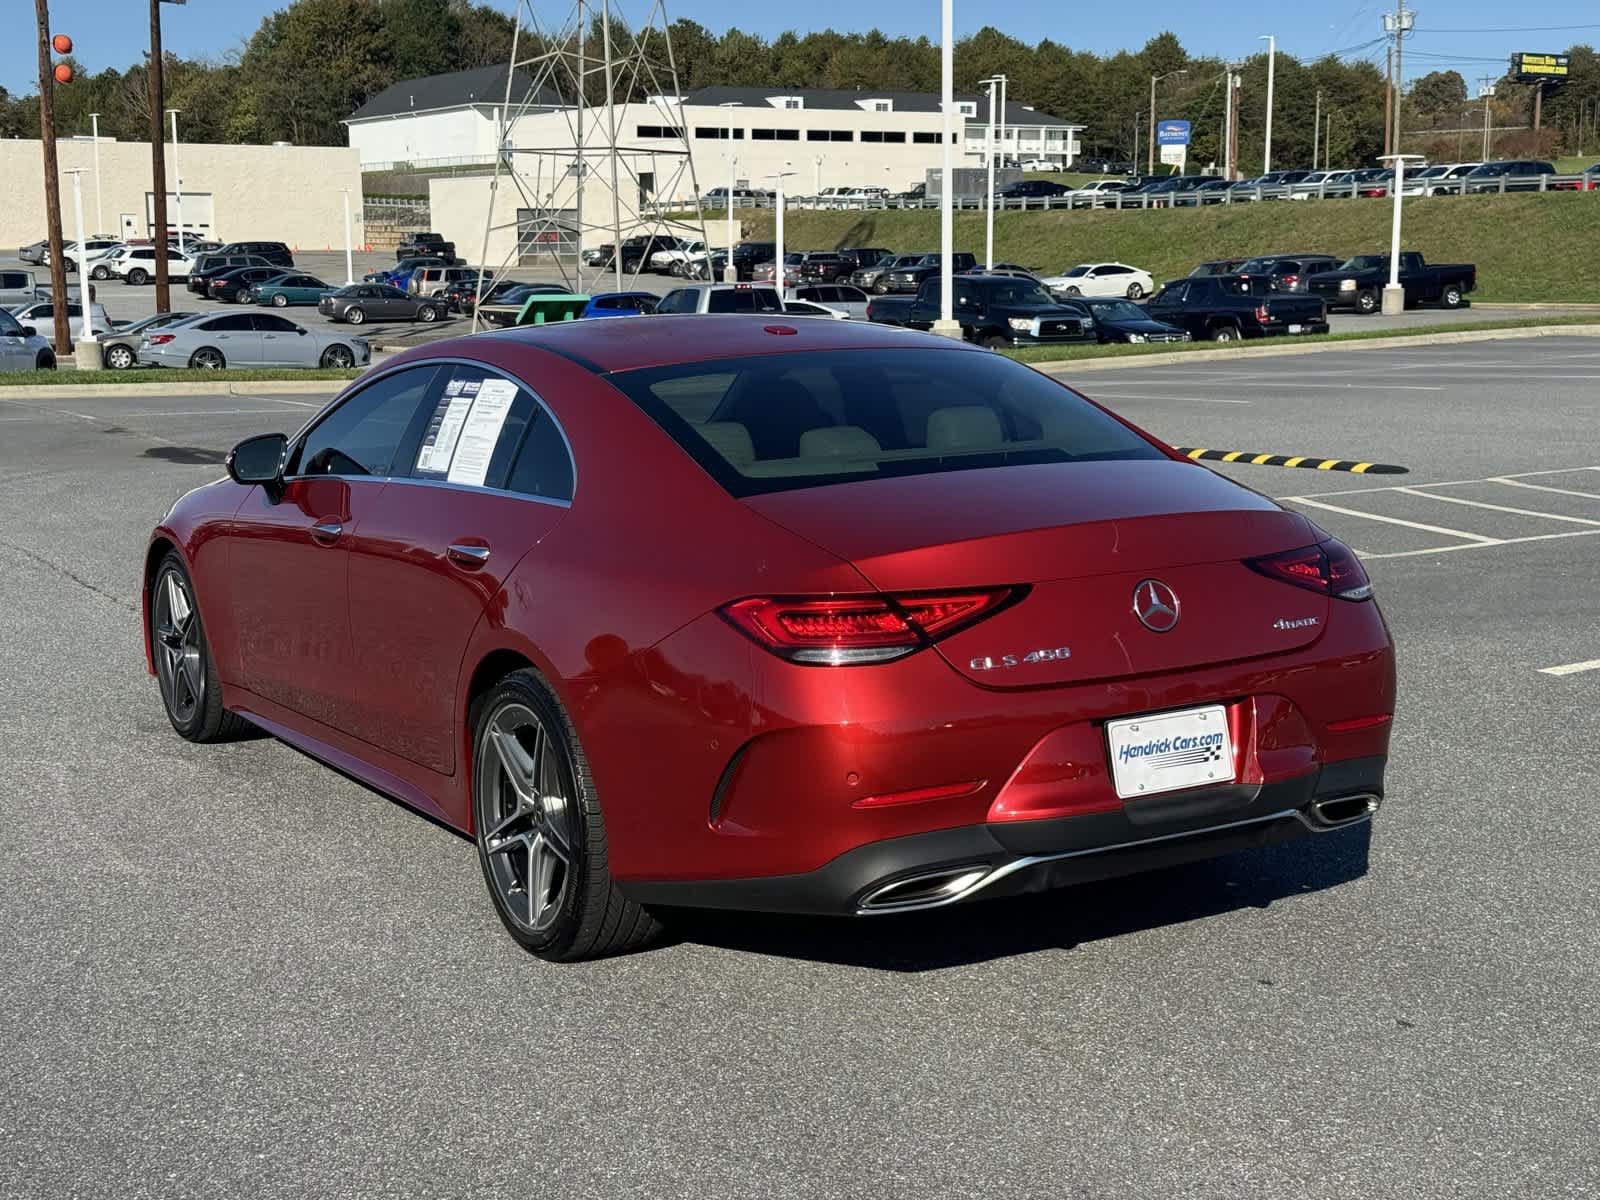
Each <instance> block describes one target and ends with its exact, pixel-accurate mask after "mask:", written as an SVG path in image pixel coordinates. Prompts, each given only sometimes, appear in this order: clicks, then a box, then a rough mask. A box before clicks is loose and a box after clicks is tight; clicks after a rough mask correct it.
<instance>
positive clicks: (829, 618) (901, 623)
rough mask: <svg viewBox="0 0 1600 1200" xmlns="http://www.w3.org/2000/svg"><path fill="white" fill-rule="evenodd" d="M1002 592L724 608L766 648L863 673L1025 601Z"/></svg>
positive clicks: (779, 600)
mask: <svg viewBox="0 0 1600 1200" xmlns="http://www.w3.org/2000/svg"><path fill="white" fill-rule="evenodd" d="M1023 590H1024V589H1022V588H1014V587H999V588H986V589H982V590H975V591H965V592H944V593H905V594H901V595H895V596H755V597H751V598H750V599H748V600H736V601H734V602H733V603H732V604H728V605H725V606H724V607H723V608H722V615H723V617H724V618H726V619H727V621H728V622H729V623H730V624H731V625H733V627H734V628H735V629H737V630H739V631H740V632H741V633H743V634H744V635H745V636H746V637H748V638H750V640H751V641H753V642H755V643H756V644H757V645H759V646H761V647H762V648H763V649H766V650H769V651H771V652H772V653H773V654H776V655H777V656H778V657H779V658H786V659H788V660H789V661H790V662H797V663H806V664H809V665H812V666H831V667H843V666H857V665H863V664H866V663H881V662H889V661H891V660H892V659H896V658H903V657H905V656H906V655H907V654H911V653H913V652H915V651H917V650H920V649H922V648H923V647H924V646H931V645H932V644H933V643H934V642H937V641H939V640H940V639H942V638H946V637H949V636H950V635H951V634H952V633H955V632H956V631H957V630H958V629H965V628H966V627H967V626H969V625H972V624H973V623H975V622H977V621H981V620H983V619H984V618H985V617H991V616H993V615H994V614H995V613H997V612H999V611H1000V610H1001V609H1002V608H1005V607H1007V606H1008V605H1009V604H1011V603H1012V602H1013V601H1015V600H1016V599H1018V598H1019V597H1020V596H1021V595H1022V594H1023Z"/></svg>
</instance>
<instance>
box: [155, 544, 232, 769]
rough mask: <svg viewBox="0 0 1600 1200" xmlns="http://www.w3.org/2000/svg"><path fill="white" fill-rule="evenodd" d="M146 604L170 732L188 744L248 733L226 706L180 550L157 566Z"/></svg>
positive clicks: (192, 586) (162, 702)
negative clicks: (173, 731) (173, 732)
mask: <svg viewBox="0 0 1600 1200" xmlns="http://www.w3.org/2000/svg"><path fill="white" fill-rule="evenodd" d="M148 600H149V603H148V605H147V609H148V611H149V621H150V629H149V635H150V647H151V652H152V653H151V656H152V657H153V658H154V659H155V664H156V681H157V683H158V685H159V687H160V689H161V706H162V708H164V709H165V710H166V713H167V720H168V721H170V722H171V723H172V728H173V729H175V730H176V731H177V733H178V736H179V737H181V738H183V739H185V740H186V741H190V742H219V741H224V740H226V739H228V738H234V737H238V736H239V735H240V734H241V733H245V732H247V731H248V730H249V729H250V725H249V723H248V722H247V721H245V719H244V718H243V717H240V716H237V715H235V714H234V713H231V712H228V711H227V710H226V709H224V708H223V707H222V684H221V681H220V680H218V678H217V668H216V664H215V662H214V661H213V660H212V657H211V645H210V643H209V642H208V641H207V640H206V632H205V628H204V626H203V625H202V624H201V622H200V607H199V605H198V604H197V603H196V601H195V598H194V583H193V581H192V580H191V579H190V578H189V572H188V570H187V569H186V568H185V567H184V565H183V559H182V558H180V557H179V556H178V553H177V551H175V550H169V551H168V552H167V556H166V557H165V558H163V559H162V560H161V565H160V566H159V567H157V568H156V572H155V574H154V575H153V576H152V577H151V580H150V591H149V596H148Z"/></svg>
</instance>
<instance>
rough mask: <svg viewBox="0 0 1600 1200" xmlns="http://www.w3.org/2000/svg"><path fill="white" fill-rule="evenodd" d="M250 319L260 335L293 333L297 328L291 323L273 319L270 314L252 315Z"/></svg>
mask: <svg viewBox="0 0 1600 1200" xmlns="http://www.w3.org/2000/svg"><path fill="white" fill-rule="evenodd" d="M250 319H251V320H252V321H254V322H255V326H256V329H258V330H259V331H260V332H262V333H293V332H294V331H295V330H296V329H298V328H299V326H298V325H296V324H295V323H294V322H293V321H290V320H287V319H285V318H284V317H275V316H273V315H272V314H271V313H253V314H252V315H251V317H250Z"/></svg>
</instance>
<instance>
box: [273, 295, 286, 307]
mask: <svg viewBox="0 0 1600 1200" xmlns="http://www.w3.org/2000/svg"><path fill="white" fill-rule="evenodd" d="M272 307H273V308H288V307H289V297H287V296H285V295H284V294H283V293H282V292H274V293H273V295H272Z"/></svg>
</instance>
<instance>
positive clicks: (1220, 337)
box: [1211, 325, 1239, 342]
mask: <svg viewBox="0 0 1600 1200" xmlns="http://www.w3.org/2000/svg"><path fill="white" fill-rule="evenodd" d="M1211 340H1212V341H1213V342H1237V341H1238V340H1239V327H1238V326H1237V325H1217V326H1214V327H1213V328H1212V330H1211Z"/></svg>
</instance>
